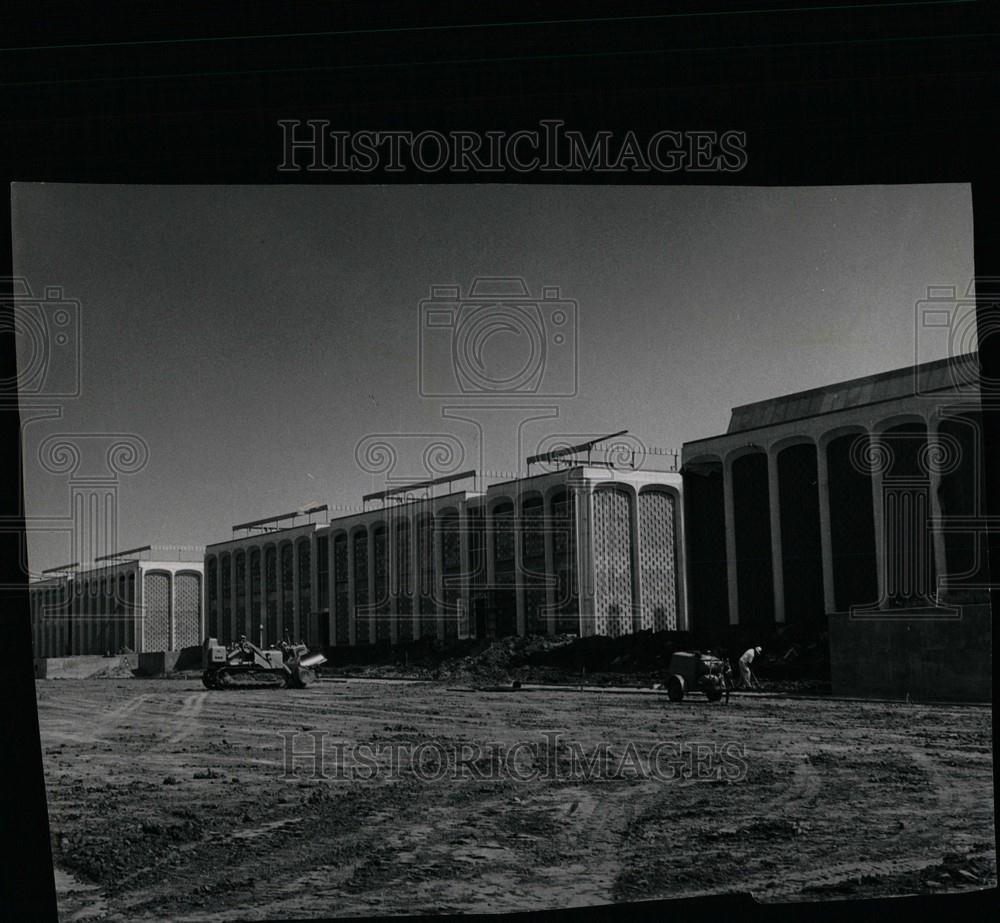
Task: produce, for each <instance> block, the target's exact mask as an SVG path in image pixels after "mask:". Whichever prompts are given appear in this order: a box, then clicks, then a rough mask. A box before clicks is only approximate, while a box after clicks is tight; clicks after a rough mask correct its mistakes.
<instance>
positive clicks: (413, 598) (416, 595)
mask: <svg viewBox="0 0 1000 923" xmlns="http://www.w3.org/2000/svg"><path fill="white" fill-rule="evenodd" d="M419 512H420V505H419V504H417V503H413V504H411V505H410V511H409V512H408V513H407V515H408V517H409V520H410V587H411V593H410V623H411V625H412V631H411V634H412V635H413V640H414V641H416V640H417V639H418V638H419V637H420V555H419V554H418V545H417V523H418V522H419V521H420V516H419Z"/></svg>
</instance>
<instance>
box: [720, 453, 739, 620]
mask: <svg viewBox="0 0 1000 923" xmlns="http://www.w3.org/2000/svg"><path fill="white" fill-rule="evenodd" d="M722 495H723V502H724V505H725V514H726V579H727V581H728V586H729V624H730V625H739V623H740V594H739V584H738V583H737V577H736V510H735V508H734V507H733V464H732V462H731V461H730V460H729V459H728V458H727V459H726V460H725V462H724V463H723V466H722Z"/></svg>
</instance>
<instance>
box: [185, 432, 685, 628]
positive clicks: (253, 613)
mask: <svg viewBox="0 0 1000 923" xmlns="http://www.w3.org/2000/svg"><path fill="white" fill-rule="evenodd" d="M596 441H599V440H595V442H596ZM588 445H591V444H588ZM576 448H577V449H579V448H581V447H576ZM550 454H551V455H553V456H555V455H564V454H565V452H559V453H550ZM544 460H550V461H555V459H554V458H553V459H548V457H547V456H546V457H544V458H543V457H542V456H538V457H536V458H535V459H530V460H529V462H532V461H544ZM560 464H561V465H562V467H554V468H553V470H548V471H545V472H544V473H541V474H537V475H535V476H532V477H525V478H520V479H517V480H513V481H508V482H504V483H497V484H492V485H490V486H488V487H487V489H486V490H485V491H480V492H476V491H468V490H454V489H453V486H454V485H453V483H450V482H454V481H459V480H462V479H464V478H465V477H474V476H475V472H464V473H462V474H457V475H454V476H452V477H451V478H440V479H437V480H435V481H427V482H422V483H421V484H411V485H407V486H405V487H396V488H392V489H389V490H385V491H380V492H379V493H377V494H371V495H369V496H367V497H365V498H364V501H365V502H364V504H363V505H365V506H367V505H368V504H373V505H374V504H379V506H378V507H377V508H368V509H363V510H362V511H359V512H354V513H351V514H350V515H346V516H341V517H337V518H334V519H331V520H330V521H329V522H327V523H324V524H319V523H312V522H310V523H307V524H304V525H303V524H299V525H295V524H294V519H295V517H296V515H302V514H306V513H308V514H310V515H311V514H312V513H314V512H319V511H322V510H325V509H326V507H317V508H314V509H313V510H307V511H302V512H301V513H300V514H287V515H286V516H283V517H276V518H274V519H270V520H258V521H255V522H252V523H243V524H241V525H239V526H234V528H233V531H234V537H233V538H232V539H230V540H229V541H225V542H219V543H215V544H211V545H208V546H207V547H206V550H205V575H206V581H207V590H206V600H207V622H208V632H209V634H211V635H213V636H215V637H218V638H219V639H220V640H222V641H224V642H229V641H232V640H233V639H235V638H238V637H239V636H240V635H243V634H245V635H247V636H248V637H250V638H251V639H252V640H255V641H260V640H263V641H264V642H267V643H270V642H273V641H276V640H279V639H280V638H282V637H283V636H285V635H287V636H288V637H289V638H290V639H295V640H298V639H302V640H304V641H305V642H306V643H307V644H309V645H310V646H314V645H316V646H333V647H338V646H347V645H370V644H377V643H385V644H397V643H405V642H408V641H414V640H418V639H422V638H428V637H429V638H433V639H438V640H441V641H447V640H451V639H458V638H468V637H499V636H504V635H512V634H520V635H524V634H552V633H557V632H573V633H577V634H580V635H590V634H602V635H603V634H606V635H616V634H622V633H628V632H634V631H637V630H640V629H644V628H651V629H657V630H661V629H677V628H685V627H686V625H687V614H686V611H687V610H686V604H685V586H684V572H685V571H684V554H683V536H682V530H683V520H682V516H681V494H682V482H681V477H680V475H679V474H677V473H676V472H650V471H641V470H633V469H623V468H617V467H615V466H614V465H612V464H607V463H605V464H595V463H580V462H573V461H570V460H568V459H562V460H561V461H560ZM445 482H449V483H448V485H447V487H446V488H445V489H446V491H447V492H446V493H444V494H442V495H440V496H433V495H432V492H433V490H434V488H435V487H440V485H441V484H444V483H445ZM289 519H291V520H292V523H293V524H292V525H289V526H286V527H282V526H280V525H279V523H280V522H283V521H287V520H289ZM237 532H241V533H243V534H240V535H236V534H235V533H237Z"/></svg>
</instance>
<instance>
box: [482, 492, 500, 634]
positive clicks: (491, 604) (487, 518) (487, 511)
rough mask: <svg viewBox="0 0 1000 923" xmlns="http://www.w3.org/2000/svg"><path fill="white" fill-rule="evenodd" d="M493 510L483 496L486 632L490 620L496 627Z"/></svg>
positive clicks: (495, 565)
mask: <svg viewBox="0 0 1000 923" xmlns="http://www.w3.org/2000/svg"><path fill="white" fill-rule="evenodd" d="M493 542H494V531H493V512H492V508H491V507H490V505H489V503H488V502H486V500H485V498H484V501H483V543H484V544H485V546H486V547H485V548H483V554H484V555H485V556H486V557H485V561H486V612H487V615H486V633H487V634H489V632H490V624H491V622H492V624H493V627H494V630H495V629H496V586H497V564H496V549H495V548H494V547H493Z"/></svg>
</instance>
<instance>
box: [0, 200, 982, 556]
mask: <svg viewBox="0 0 1000 923" xmlns="http://www.w3.org/2000/svg"><path fill="white" fill-rule="evenodd" d="M12 198H13V235H14V266H15V272H16V274H17V275H18V276H22V277H24V279H25V280H26V282H27V284H28V285H29V286H30V288H31V290H32V291H33V292H35V293H36V294H38V293H41V292H43V291H44V290H45V289H46V288H47V287H52V286H59V287H61V288H62V291H63V293H64V297H65V298H66V299H68V300H70V301H71V302H73V303H75V302H79V318H80V320H79V342H80V344H81V346H80V381H81V386H80V393H79V396H78V397H75V398H71V399H66V400H60V401H50V402H49V403H50V404H51V405H52V406H57V407H58V411H57V412H58V414H59V416H58V417H50V418H48V419H41V418H38V419H35V420H34V422H28V423H26V422H25V420H26V419H29V418H30V417H31V414H26V413H25V411H24V409H22V418H23V419H22V425H23V426H24V441H23V454H24V482H25V512H26V515H27V516H28V517H29V518H33V519H38V518H39V517H48V518H50V519H51V518H55V519H57V520H58V519H59V518H60V517H66V516H68V515H70V510H69V502H70V501H69V490H70V486H71V485H70V484H69V482H68V475H66V474H65V473H62V474H60V473H54V472H53V471H52V470H49V469H47V468H45V467H44V466H43V465H41V464H40V462H39V460H38V458H39V450H40V448H41V446H42V445H43V443H44V442H45V440H46V439H50V438H51V437H52V436H53V435H55V434H70V436H71V437H73V438H75V439H77V441H80V442H81V444H84V443H86V445H88V446H92V445H94V444H96V443H97V441H99V440H95V439H94V438H92V437H90V436H88V434H130V435H132V436H134V437H137V438H138V439H140V440H141V442H142V444H143V445H144V446H145V447H147V448H148V460H147V461H146V462H145V463H144V464H143V465H142V466H141V469H140V470H138V471H136V472H134V473H125V474H121V475H119V476H118V479H117V481H116V484H117V501H116V502H117V521H118V525H117V538H118V546H119V548H129V547H133V546H137V545H143V544H153V545H156V546H171V545H173V546H198V545H201V544H205V543H207V542H213V541H222V540H225V539H226V538H228V537H229V536H230V534H231V526H232V525H233V524H234V523H238V522H243V521H246V520H252V519H257V518H262V517H264V516H269V515H277V514H279V513H284V512H286V511H290V510H294V509H297V508H302V507H304V506H307V505H310V504H320V503H328V504H330V506H331V511H332V512H331V515H338V511H348V510H351V509H355V508H357V507H358V506H359V504H360V500H361V496H362V494H364V493H367V492H370V491H374V490H379V489H381V488H382V487H384V486H385V483H386V482H385V478H386V472H385V471H380V470H379V465H378V464H377V463H378V462H379V460H380V459H384V458H385V455H384V454H382V455H380V454H379V449H378V445H379V444H385V445H388V446H390V447H391V449H390V450H389V451H391V452H394V453H395V455H396V463H395V466H394V467H393V468H392V470H391V471H389V472H388V476H389V477H391V478H392V481H391V483H397V482H398V481H400V480H406V479H407V478H412V479H413V480H418V479H420V478H425V477H428V476H430V475H432V474H436V473H438V472H440V471H442V470H447V471H461V470H465V469H468V468H475V469H477V470H479V471H480V472H481V473H482V472H489V474H488V475H486V476H485V478H484V479H485V481H487V482H489V481H491V480H506V479H507V478H508V477H510V476H513V475H514V474H515V473H516V472H523V470H524V458H525V456H527V455H530V454H534V453H535V452H536V451H539V450H545V449H548V448H551V447H554V446H555V445H557V444H560V443H562V442H571V441H576V442H581V441H584V440H585V439H588V438H592V437H594V436H597V435H600V434H603V433H610V432H615V431H618V430H622V429H628V430H629V432H630V434H631V436H630V439H632V440H634V443H633V444H635V445H640V446H645V447H649V448H652V449H655V450H657V451H666V450H676V451H679V450H680V448H681V445H682V443H683V442H685V441H687V440H691V439H698V438H702V437H706V436H712V435H715V434H717V433H721V432H724V431H725V429H726V426H727V424H728V420H729V411H730V409H731V408H732V407H733V406H737V405H739V404H745V403H750V402H752V401H757V400H764V399H766V398H769V397H775V396H778V395H781V394H786V393H789V392H793V391H799V390H803V389H806V388H812V387H818V386H820V385H824V384H828V383H831V382H835V381H840V380H844V379H847V378H853V377H857V376H862V375H869V374H873V373H876V372H881V371H886V370H888V369H893V368H898V367H901V366H905V365H909V364H912V362H913V361H914V358H916V359H918V360H919V361H928V360H931V359H935V358H941V357H943V356H945V355H946V354H947V352H948V349H949V344H948V341H947V337H946V336H945V335H943V334H942V331H941V330H940V329H925V328H921V327H920V326H919V324H918V318H919V316H920V313H919V312H920V301H921V300H922V299H924V298H926V290H927V288H928V287H929V286H954V287H955V288H957V289H958V290H959V293H964V291H965V290H966V288H967V286H968V284H969V281H970V279H971V278H972V276H973V274H974V269H973V224H972V201H971V191H970V188H969V186H967V185H950V184H940V185H938V184H935V185H919V186H918V185H910V186H864V187H796V188H763V187H707V186H700V187H668V186H576V187H574V186H537V185H532V186H512V185H468V186H456V185H447V186H444V185H440V186H434V185H424V186H363V185H353V186H336V187H334V186H327V187H320V186H315V185H313V186H301V187H296V186H267V187H249V186H225V187H223V186H197V187H195V186H102V185H72V184H24V183H22V184H15V185H14V186H13V187H12ZM477 278H480V279H489V278H494V279H496V278H503V279H514V280H517V279H521V280H523V282H524V284H525V285H526V287H527V289H528V292H529V296H526V297H523V298H516V297H515V298H510V299H508V300H507V301H506V302H505V303H506V304H507V305H508V307H507V308H506V309H505V310H504V311H503V312H502V314H503V316H505V317H506V318H507V323H506V324H498V323H497V321H496V317H497V315H496V313H495V312H494V313H493V314H492V315H491V317H492V319H491V318H490V317H487V318H484V317H483V316H482V313H480V314H479V315H477V314H476V307H475V305H476V302H475V300H474V299H472V300H470V298H469V294H468V293H469V287H470V286H471V284H472V282H473V280H475V279H477ZM485 284H486V285H490V284H492V285H494V286H495V285H496V283H485ZM508 284H509V283H508ZM441 286H451V287H458V289H459V292H458V298H457V299H456V298H454V297H452V296H451V295H450V294H449V293H447V292H446V293H445V297H442V296H441V293H440V291H439V292H438V294H437V295H436V296H435V297H433V298H432V297H431V296H432V287H438V288H440V287H441ZM543 287H544V288H546V289H551V290H556V291H555V292H554V295H555V296H554V297H551V298H549V299H547V300H543V301H539V299H540V297H541V296H542V294H543V292H542V290H543ZM477 318H478V320H477ZM972 345H974V344H972ZM19 347H21V342H20V341H19ZM25 349H26V347H25V348H20V349H19V362H21V363H22V364H23V363H25V362H29V361H30V357H27V358H26V357H25V355H24V353H25ZM532 350H534V352H532ZM477 357H478V358H479V359H480V360H481V361H482V363H483V365H482V366H481V367H480V366H476V365H475V362H476V361H477ZM54 361H55V360H53V362H54ZM522 371H523V372H524V375H523V381H522V383H521V389H520V390H519V391H517V392H516V393H510V392H509V390H508V391H505V390H504V386H503V385H502V383H501V382H502V381H503V380H504V379H511V380H516V381H521V379H518V378H516V376H517V374H518V373H519V372H522ZM532 371H534V372H536V374H534V375H533V376H532V375H531V374H530V373H531V372H532ZM53 380H54V373H53ZM484 392H485V393H484ZM36 403H42V404H44V403H45V401H44V400H42V399H41V398H38V399H36ZM497 405H501V406H503V407H506V408H507V409H505V410H499V409H497ZM484 408H493V409H484ZM88 440H89V441H88ZM435 443H437V444H438V448H434V444H435ZM442 445H443V448H442ZM442 453H443V454H442ZM449 453H450V454H449ZM427 458H430V459H432V462H430V463H428V462H427V461H426V459H427ZM669 462H670V458H669V457H668V456H662V457H661V456H659V455H653V454H649V455H647V461H646V465H647V467H653V468H656V467H665V466H666V465H668V464H669ZM428 465H429V467H428ZM470 486H471V485H470ZM480 487H482V483H480ZM28 546H29V561H30V565H31V569H32V571H33V572H35V573H37V572H38V571H39V570H41V569H42V568H45V567H51V566H55V565H58V564H61V563H64V562H67V561H69V560H71V559H72V558H70V557H68V555H70V554H72V549H71V548H70V547H69V545H68V540H67V538H66V536H65V535H64V534H62V533H59V530H58V529H42V528H39V529H35V530H32V529H30V528H29V536H28Z"/></svg>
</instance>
